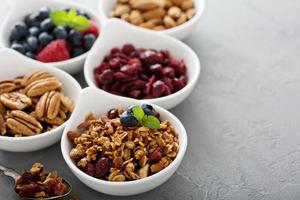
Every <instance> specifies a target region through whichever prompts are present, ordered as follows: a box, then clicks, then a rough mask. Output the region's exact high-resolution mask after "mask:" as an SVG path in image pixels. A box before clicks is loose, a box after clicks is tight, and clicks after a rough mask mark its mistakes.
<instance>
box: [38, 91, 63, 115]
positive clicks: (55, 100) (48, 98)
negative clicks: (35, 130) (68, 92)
mask: <svg viewBox="0 0 300 200" xmlns="http://www.w3.org/2000/svg"><path fill="white" fill-rule="evenodd" d="M60 101H61V98H60V93H59V92H55V91H51V92H47V93H45V94H44V95H43V96H42V97H41V98H40V100H39V102H38V103H37V104H36V108H35V110H36V116H37V117H38V118H42V117H45V118H48V119H54V118H56V116H57V115H58V113H59V110H60Z"/></svg>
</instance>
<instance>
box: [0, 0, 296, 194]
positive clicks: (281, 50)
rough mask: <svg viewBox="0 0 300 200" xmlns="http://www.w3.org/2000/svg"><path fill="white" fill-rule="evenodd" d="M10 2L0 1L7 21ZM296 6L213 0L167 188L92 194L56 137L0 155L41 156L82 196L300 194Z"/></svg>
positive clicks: (195, 43)
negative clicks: (178, 159) (46, 144)
mask: <svg viewBox="0 0 300 200" xmlns="http://www.w3.org/2000/svg"><path fill="white" fill-rule="evenodd" d="M78 1H79V0H78ZM81 1H82V2H88V3H89V4H90V5H93V4H94V3H96V1H87V0H81ZM8 3H9V0H1V4H0V19H1V20H2V19H3V17H4V16H5V14H6V11H7V7H8ZM299 10H300V1H299V0H286V1H283V0H227V1H224V0H207V7H206V11H205V14H204V16H203V18H202V21H201V23H200V24H199V26H198V27H197V29H196V30H195V32H194V33H193V34H192V35H191V36H190V37H189V38H188V39H187V40H186V42H187V43H188V44H189V45H190V46H191V47H192V48H193V49H194V50H195V51H196V52H197V54H198V55H199V57H200V59H201V63H202V72H201V77H200V80H199V83H198V85H197V87H196V89H195V91H194V93H193V94H192V95H191V96H190V97H189V98H188V99H187V100H186V101H185V102H184V103H182V104H181V105H179V106H178V107H176V108H174V109H172V112H173V113H174V114H175V115H177V116H178V117H179V118H180V119H181V120H182V122H183V124H184V125H185V126H186V129H187V131H188V136H189V146H188V150H187V154H186V157H185V159H184V161H183V163H182V165H181V167H180V168H179V170H178V171H177V172H176V174H175V175H174V176H172V178H171V179H170V180H169V181H168V182H167V183H165V184H164V185H162V186H161V187H159V188H157V189H155V190H153V191H151V192H148V193H145V194H141V195H138V196H133V197H125V198H120V197H111V196H106V195H103V194H99V193H96V192H94V191H92V190H90V189H89V188H87V187H85V186H84V185H83V184H81V183H80V182H79V181H78V180H77V179H76V178H75V177H74V176H73V175H72V173H71V172H70V170H69V169H68V168H67V166H66V165H65V163H64V161H63V158H62V156H61V153H60V148H59V145H55V146H53V147H50V148H48V149H46V150H43V151H39V152H34V153H24V154H15V153H8V152H2V151H0V163H1V164H5V165H8V166H15V167H16V168H18V169H22V168H27V167H29V166H30V165H31V164H32V162H34V161H41V162H43V163H44V164H45V165H46V166H49V167H50V169H59V172H60V173H61V174H62V175H63V176H64V177H66V178H67V179H69V180H70V181H71V182H72V183H73V184H74V191H76V194H77V195H78V197H80V199H83V200H88V199H96V198H97V199H101V198H102V199H110V200H117V199H118V200H119V199H124V200H129V199H130V200H138V199H146V200H147V199H149V200H153V199H156V200H171V199H176V200H183V199H191V200H202V199H203V200H204V199H205V200H213V199H222V200H243V199H249V200H250V199H251V200H271V199H272V200H279V199H282V200H298V199H300V190H299V186H300V185H299V184H300V125H299V119H300V112H299V107H300V68H299V65H300V59H299V53H300V37H299V32H300V20H299V18H300V14H299ZM1 67H5V66H1ZM77 78H78V79H79V80H81V82H83V81H82V80H83V78H82V77H81V76H80V75H79V76H78V77H77ZM10 183H11V181H10V180H9V179H8V178H6V177H4V176H3V175H0V199H1V200H13V199H17V197H16V196H15V195H14V194H13V193H12V190H11V189H10V188H9V187H10V186H9V184H10Z"/></svg>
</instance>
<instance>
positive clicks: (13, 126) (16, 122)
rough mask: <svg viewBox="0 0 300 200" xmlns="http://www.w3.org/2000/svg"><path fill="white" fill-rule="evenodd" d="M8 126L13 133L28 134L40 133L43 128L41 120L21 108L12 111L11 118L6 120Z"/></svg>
mask: <svg viewBox="0 0 300 200" xmlns="http://www.w3.org/2000/svg"><path fill="white" fill-rule="evenodd" d="M6 126H7V127H8V128H9V129H10V130H11V132H12V133H14V134H22V135H26V136H32V135H36V134H39V133H41V131H42V129H43V127H42V125H41V124H40V122H38V121H37V120H36V119H35V118H34V117H32V116H30V115H29V114H27V113H25V112H23V111H20V110H14V111H12V112H11V118H8V119H7V120H6Z"/></svg>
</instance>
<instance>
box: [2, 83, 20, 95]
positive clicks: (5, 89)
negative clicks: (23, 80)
mask: <svg viewBox="0 0 300 200" xmlns="http://www.w3.org/2000/svg"><path fill="white" fill-rule="evenodd" d="M16 88H17V86H16V84H15V82H14V81H12V80H4V81H0V94H2V93H6V92H11V91H13V90H15V89H16Z"/></svg>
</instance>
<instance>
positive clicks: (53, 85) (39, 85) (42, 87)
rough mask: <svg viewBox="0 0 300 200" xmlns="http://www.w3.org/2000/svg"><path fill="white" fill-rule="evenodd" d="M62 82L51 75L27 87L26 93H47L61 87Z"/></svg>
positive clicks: (30, 94) (33, 94)
mask: <svg viewBox="0 0 300 200" xmlns="http://www.w3.org/2000/svg"><path fill="white" fill-rule="evenodd" d="M61 85H62V84H61V82H59V81H58V80H57V79H56V78H54V77H50V78H45V79H40V80H37V81H34V82H32V83H30V84H29V85H27V86H26V87H25V91H24V92H25V94H27V96H29V97H36V96H41V95H43V94H45V93H46V92H49V91H52V90H56V89H59V88H60V87H61Z"/></svg>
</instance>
